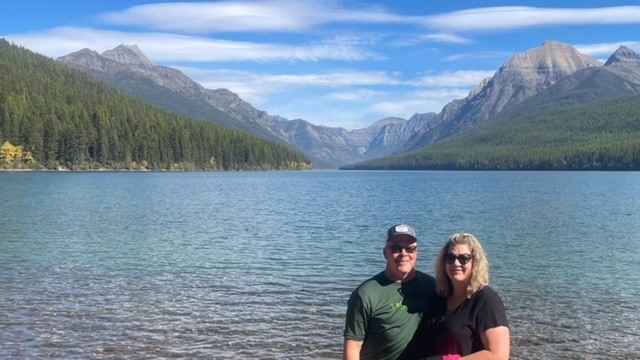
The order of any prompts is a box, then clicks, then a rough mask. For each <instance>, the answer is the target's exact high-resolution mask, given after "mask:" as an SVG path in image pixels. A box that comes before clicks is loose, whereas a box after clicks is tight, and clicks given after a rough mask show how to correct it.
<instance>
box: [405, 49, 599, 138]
mask: <svg viewBox="0 0 640 360" xmlns="http://www.w3.org/2000/svg"><path fill="white" fill-rule="evenodd" d="M599 66H602V64H601V63H599V62H598V61H596V60H593V59H591V58H590V57H588V56H586V55H583V54H581V53H580V52H578V51H577V50H576V49H575V48H574V47H573V46H571V45H568V44H564V43H561V42H558V41H547V42H545V43H544V44H542V46H540V47H537V48H534V49H531V50H529V51H526V52H524V53H521V54H517V55H515V56H513V57H512V58H510V59H509V60H508V61H507V62H506V63H505V64H504V65H503V66H502V67H501V68H500V69H498V71H497V72H496V73H495V74H494V75H493V76H492V77H491V78H489V79H485V80H484V81H483V82H482V83H481V84H480V85H479V86H478V88H476V89H475V90H474V91H472V92H471V93H470V94H469V96H467V97H466V98H464V99H460V100H456V101H453V102H451V103H449V104H447V105H446V106H445V107H444V108H443V110H442V112H440V113H439V114H438V116H437V118H436V119H435V120H434V122H435V123H436V124H438V125H437V126H436V127H434V128H432V129H421V130H420V131H418V133H417V134H416V136H414V137H413V138H412V139H410V140H409V141H408V143H407V145H406V146H405V150H412V149H418V148H421V147H424V146H426V145H428V144H431V143H433V142H436V141H438V140H440V139H444V138H447V137H450V136H454V135H458V134H462V133H464V132H466V131H469V130H470V129H473V128H475V127H477V126H479V125H480V124H482V123H483V122H485V121H486V120H487V119H489V118H490V117H491V116H494V115H496V114H498V113H500V112H501V111H503V110H505V109H508V108H509V107H510V106H513V105H515V104H517V103H520V102H522V101H523V100H525V99H527V98H529V97H531V96H533V95H535V94H537V93H538V92H540V91H542V90H545V89H548V88H549V87H551V86H552V85H553V84H555V83H556V82H558V81H559V80H561V79H563V78H565V77H567V76H569V75H571V74H573V73H575V72H576V71H578V70H581V69H585V68H590V67H593V68H596V67H599Z"/></svg>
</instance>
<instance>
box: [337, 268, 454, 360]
mask: <svg viewBox="0 0 640 360" xmlns="http://www.w3.org/2000/svg"><path fill="white" fill-rule="evenodd" d="M438 301H441V300H440V297H439V296H438V295H437V294H436V293H435V280H434V278H433V277H432V276H430V275H427V274H425V273H422V272H419V271H416V276H415V277H414V278H413V279H411V281H408V282H405V283H398V282H394V281H391V280H389V279H388V278H387V277H386V276H385V274H384V272H381V273H379V274H377V275H376V276H374V277H372V278H371V279H369V280H367V281H365V282H364V283H362V284H361V285H360V286H359V287H358V288H356V289H355V290H354V291H353V293H352V294H351V297H350V298H349V302H348V306H347V315H346V325H345V330H344V336H345V338H347V339H351V340H359V341H363V344H362V349H361V351H360V358H361V359H363V360H366V359H394V360H395V359H402V358H410V357H412V356H413V353H412V351H413V350H412V349H411V347H410V346H408V345H409V343H410V342H411V340H412V339H413V337H414V334H415V333H416V329H417V328H418V324H419V323H420V320H421V319H422V316H423V313H425V314H429V313H430V309H431V307H435V305H434V304H436V303H437V302H438Z"/></svg>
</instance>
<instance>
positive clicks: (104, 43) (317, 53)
mask: <svg viewBox="0 0 640 360" xmlns="http://www.w3.org/2000/svg"><path fill="white" fill-rule="evenodd" d="M8 37H9V38H10V39H11V41H14V42H16V43H18V44H21V43H28V44H29V48H30V49H31V50H33V51H36V52H40V53H44V54H48V55H49V56H53V57H57V56H62V55H66V54H68V53H70V52H73V51H77V50H79V49H82V48H85V47H87V46H88V45H89V44H90V46H91V49H92V50H95V51H98V52H103V51H105V50H109V49H112V48H114V47H116V46H118V45H120V44H128V45H131V44H141V48H142V51H143V52H144V53H145V54H146V55H148V56H149V57H150V58H151V59H153V61H154V62H170V61H175V62H225V61H255V62H273V61H284V62H288V61H320V60H340V61H357V60H365V59H380V58H381V57H382V55H380V54H378V53H375V52H373V51H371V50H368V49H366V47H364V46H361V45H360V43H358V42H356V41H354V37H331V38H326V39H322V40H319V41H317V42H315V43H309V44H297V45H296V44H294V45H287V44H280V43H264V42H247V41H231V40H224V39H214V38H208V37H200V36H191V35H180V34H171V33H149V32H140V33H136V32H124V31H110V30H98V29H93V28H77V27H57V28H53V29H49V30H46V31H42V32H30V33H25V34H16V35H9V36H8Z"/></svg>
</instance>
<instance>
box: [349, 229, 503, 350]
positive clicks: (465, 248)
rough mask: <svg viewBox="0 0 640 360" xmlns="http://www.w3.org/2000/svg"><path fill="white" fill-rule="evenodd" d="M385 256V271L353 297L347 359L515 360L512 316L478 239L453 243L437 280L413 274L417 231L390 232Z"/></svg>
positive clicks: (461, 237)
mask: <svg viewBox="0 0 640 360" xmlns="http://www.w3.org/2000/svg"><path fill="white" fill-rule="evenodd" d="M383 253H384V257H385V259H386V260H387V266H386V269H385V270H384V271H383V272H381V273H379V274H378V275H376V276H374V277H372V278H371V279H369V280H367V281H365V282H364V283H362V284H361V285H360V286H359V287H358V288H357V289H355V290H354V291H353V293H352V294H351V297H350V298H349V303H348V307H347V314H346V325H345V330H344V352H343V359H345V360H351V359H429V360H435V359H438V360H441V359H444V360H449V359H460V358H462V359H508V358H509V351H510V334H509V327H508V324H507V316H506V313H505V310H504V306H503V304H502V301H501V299H500V297H499V296H498V294H497V293H496V292H495V291H494V290H493V289H491V288H490V287H489V286H488V284H489V264H488V261H487V258H486V255H485V253H484V250H482V247H481V245H480V243H479V242H478V239H476V237H475V236H473V235H471V234H467V233H458V234H455V235H453V236H452V237H450V238H449V240H448V241H447V242H446V243H445V244H444V246H443V247H442V249H441V250H440V254H439V255H438V260H437V262H436V278H435V279H434V278H433V277H431V276H430V275H427V274H424V273H422V272H420V271H417V270H416V269H415V266H416V260H417V258H418V239H417V237H416V233H415V230H414V229H413V228H412V227H411V226H409V225H406V224H398V225H395V226H392V227H391V228H389V230H388V231H387V243H386V246H385V247H384V249H383Z"/></svg>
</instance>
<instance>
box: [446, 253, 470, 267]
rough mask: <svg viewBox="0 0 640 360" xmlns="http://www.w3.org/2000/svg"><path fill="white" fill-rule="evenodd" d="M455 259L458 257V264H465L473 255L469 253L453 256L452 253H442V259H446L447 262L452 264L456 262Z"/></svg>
mask: <svg viewBox="0 0 640 360" xmlns="http://www.w3.org/2000/svg"><path fill="white" fill-rule="evenodd" d="M456 259H458V261H459V262H460V265H465V264H466V263H468V262H469V261H471V259H473V256H471V255H469V254H460V255H458V256H455V255H454V254H452V253H446V254H444V261H446V262H447V264H453V263H454V262H456Z"/></svg>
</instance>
